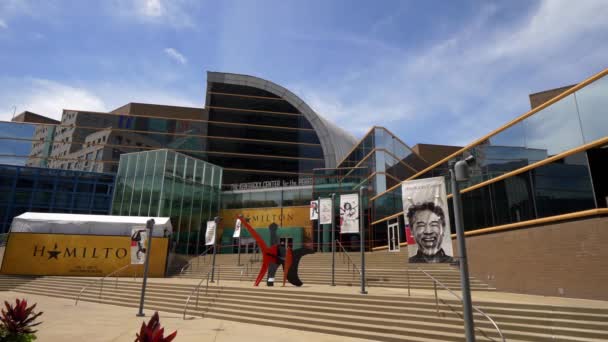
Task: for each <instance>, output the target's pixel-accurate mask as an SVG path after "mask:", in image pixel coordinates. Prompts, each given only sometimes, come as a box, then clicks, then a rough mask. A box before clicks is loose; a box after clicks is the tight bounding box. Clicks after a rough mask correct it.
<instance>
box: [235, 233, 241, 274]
mask: <svg viewBox="0 0 608 342" xmlns="http://www.w3.org/2000/svg"><path fill="white" fill-rule="evenodd" d="M238 244H239V246H238V247H237V250H238V253H239V258H238V260H237V262H236V263H237V266H241V236H240V235H239V242H238Z"/></svg>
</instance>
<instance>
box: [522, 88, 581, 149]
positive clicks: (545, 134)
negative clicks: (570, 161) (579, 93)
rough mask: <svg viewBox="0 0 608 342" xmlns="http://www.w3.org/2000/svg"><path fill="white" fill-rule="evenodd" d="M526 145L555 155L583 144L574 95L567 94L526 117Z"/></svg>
mask: <svg viewBox="0 0 608 342" xmlns="http://www.w3.org/2000/svg"><path fill="white" fill-rule="evenodd" d="M523 122H524V127H525V132H526V147H527V148H529V149H538V150H545V151H547V155H548V156H552V155H556V154H558V153H561V152H564V151H566V150H569V149H571V148H574V147H577V146H580V145H582V144H583V137H582V135H581V125H580V121H579V119H578V115H577V108H576V102H575V100H574V95H569V96H567V97H565V98H563V99H561V100H559V101H558V102H556V103H554V104H552V105H550V106H549V107H547V108H544V109H543V110H541V111H539V112H537V113H535V114H534V115H532V116H530V117H528V118H526V119H525V120H524V121H523Z"/></svg>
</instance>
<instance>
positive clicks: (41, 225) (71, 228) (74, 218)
mask: <svg viewBox="0 0 608 342" xmlns="http://www.w3.org/2000/svg"><path fill="white" fill-rule="evenodd" d="M151 218H152V219H154V230H153V234H152V236H156V237H163V236H164V235H165V234H170V233H171V232H172V231H173V228H172V226H171V221H170V220H169V218H168V217H148V216H110V215H80V214H52V213H31V212H27V213H24V214H21V215H19V216H17V217H15V218H13V223H12V224H11V230H10V231H11V232H12V233H47V234H80V235H114V236H131V229H132V228H134V227H145V226H146V222H147V221H148V220H149V219H151Z"/></svg>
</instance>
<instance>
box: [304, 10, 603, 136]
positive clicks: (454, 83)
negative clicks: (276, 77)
mask: <svg viewBox="0 0 608 342" xmlns="http://www.w3.org/2000/svg"><path fill="white" fill-rule="evenodd" d="M484 6H485V7H482V9H481V10H480V11H479V12H478V15H477V16H476V18H473V19H472V20H469V21H467V23H466V25H465V26H464V27H462V28H460V29H455V30H453V31H452V32H453V34H451V35H449V36H445V37H442V38H441V39H439V40H438V41H437V43H435V44H434V45H432V46H429V47H427V48H422V49H419V50H415V51H414V52H413V53H412V52H395V53H389V52H390V51H389V50H388V49H383V51H382V53H381V54H377V58H376V60H375V62H373V63H372V64H370V65H365V66H358V69H357V70H354V71H353V72H352V73H350V74H348V75H343V76H340V77H333V78H330V79H327V80H321V82H317V83H316V84H297V85H295V86H294V88H295V89H294V91H296V93H297V94H299V95H301V96H302V97H303V99H304V100H305V101H307V102H308V103H309V104H310V105H311V107H312V108H313V109H314V110H315V111H317V112H318V113H319V114H321V115H323V116H325V117H327V118H329V119H331V120H332V121H334V122H336V123H338V124H340V125H341V126H343V127H344V128H346V129H347V130H349V131H351V132H353V133H355V134H356V135H358V136H360V135H361V134H363V133H364V132H366V131H367V130H368V129H369V127H370V126H372V125H384V126H386V127H387V128H389V129H391V130H395V131H397V130H398V131H399V132H398V135H400V136H402V137H403V138H404V139H405V140H406V141H407V142H409V143H418V142H425V143H445V144H466V143H469V142H471V141H473V140H474V139H476V138H478V137H480V136H482V135H483V134H485V133H487V132H489V131H491V130H492V129H495V128H497V127H499V126H500V125H502V124H504V123H506V122H507V121H509V120H510V119H512V118H514V117H515V116H517V115H520V114H523V112H525V111H526V110H527V109H529V107H527V106H528V102H527V101H528V100H527V95H528V94H529V93H532V92H535V91H539V90H544V89H548V88H551V87H559V86H563V85H567V84H571V83H573V82H576V81H581V80H582V79H583V78H585V77H587V76H590V75H591V74H593V73H594V72H598V71H600V70H601V69H598V66H599V68H603V67H605V56H606V54H608V45H607V44H605V43H606V37H608V34H607V32H606V30H607V29H608V21H606V20H605V19H604V18H606V17H608V2H605V1H585V0H581V1H576V2H571V1H557V0H546V1H544V2H542V3H540V5H539V6H538V7H534V8H532V9H531V11H532V13H531V14H530V15H529V16H527V17H523V18H521V17H520V18H519V20H517V21H516V22H507V23H505V22H504V21H502V24H501V25H502V26H498V23H500V22H501V21H500V20H498V18H500V16H501V15H502V13H501V10H500V8H497V7H496V5H494V4H489V3H487V4H486V5H484ZM582 18H584V19H582ZM360 42H365V39H361V40H360ZM381 44H384V43H377V44H371V45H370V49H368V50H369V51H374V49H373V47H374V46H378V45H381ZM583 58H584V63H583V62H582V59H583ZM522 80H523V81H524V83H522ZM422 132H424V133H422ZM404 133H405V135H408V134H409V135H410V136H403V135H404Z"/></svg>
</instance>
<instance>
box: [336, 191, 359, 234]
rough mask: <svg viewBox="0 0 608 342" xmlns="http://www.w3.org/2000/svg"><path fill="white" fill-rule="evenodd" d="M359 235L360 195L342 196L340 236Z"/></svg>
mask: <svg viewBox="0 0 608 342" xmlns="http://www.w3.org/2000/svg"><path fill="white" fill-rule="evenodd" d="M347 233H359V195H358V194H346V195H340V234H347Z"/></svg>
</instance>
